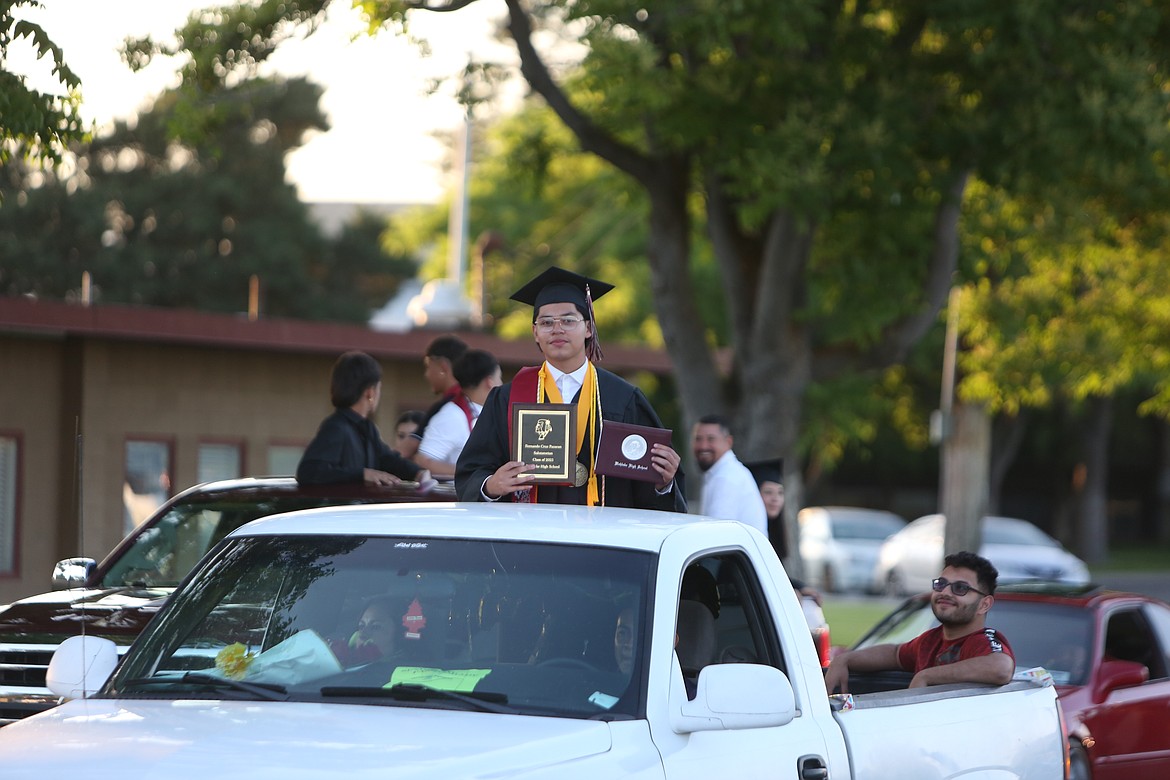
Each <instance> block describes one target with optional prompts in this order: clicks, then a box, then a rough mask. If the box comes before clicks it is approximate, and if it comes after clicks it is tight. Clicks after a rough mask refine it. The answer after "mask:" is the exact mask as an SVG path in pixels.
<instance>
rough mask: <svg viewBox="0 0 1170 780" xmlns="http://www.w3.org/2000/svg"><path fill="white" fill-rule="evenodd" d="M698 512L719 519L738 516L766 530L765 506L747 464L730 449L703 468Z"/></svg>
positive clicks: (742, 520) (766, 531)
mask: <svg viewBox="0 0 1170 780" xmlns="http://www.w3.org/2000/svg"><path fill="white" fill-rule="evenodd" d="M699 498H700V500H699V514H701V515H706V516H708V517H714V518H717V519H719V520H738V521H739V522H741V523H743V524H745V525H750V526H752V527H753V528H758V529H760V530H761V531H763V532H764V534H765V535H766V534H767V533H768V510H767V509H765V508H764V499H763V498H761V497H760V489H759V487H757V486H756V480H755V478H754V477H753V476H752V473H751V472H750V471H748V467H747V466H745V465H743V464H742V463H740V462H739V458H737V457H735V453H734V452H732V451H731V450H728V451H727V452H725V453H723V455H722V456H721V457H720V458H719V460H717V461H715V464H714V465H713V466H711V468H709V469H707V470H706V471H705V472H703V493H702V495H701V496H700V497H699Z"/></svg>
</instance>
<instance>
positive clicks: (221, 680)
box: [122, 672, 288, 701]
mask: <svg viewBox="0 0 1170 780" xmlns="http://www.w3.org/2000/svg"><path fill="white" fill-rule="evenodd" d="M182 683H191V684H194V685H198V686H200V687H204V688H226V689H228V690H232V691H243V692H244V693H250V694H252V695H253V696H255V697H257V698H259V699H264V700H265V701H288V690H287V689H286V688H285V687H284V686H283V685H274V684H272V683H250V682H244V681H243V680H231V679H228V678H227V677H216V676H215V675H213V674H203V673H202V672H187V673H186V674H184V675H183V676H181V677H140V678H137V679H134V680H128V681H127V682H126V684H125V685H124V686H123V687H122V690H123V691H124V690H125V689H126V688H132V687H136V686H143V685H178V684H182Z"/></svg>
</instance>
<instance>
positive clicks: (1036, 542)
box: [983, 517, 1060, 547]
mask: <svg viewBox="0 0 1170 780" xmlns="http://www.w3.org/2000/svg"><path fill="white" fill-rule="evenodd" d="M983 543H984V544H1022V545H1031V546H1035V547H1059V546H1060V543H1059V542H1057V541H1056V540H1055V539H1053V538H1052V537H1051V536H1049V535H1048V534H1046V533H1044V532H1043V531H1041V530H1040V529H1039V528H1037V527H1036V526H1034V525H1032V524H1031V523H1028V522H1024V521H1019V522H1014V523H1013V522H1003V521H1002V520H998V519H996V518H993V517H992V518H987V519H985V520H984V522H983Z"/></svg>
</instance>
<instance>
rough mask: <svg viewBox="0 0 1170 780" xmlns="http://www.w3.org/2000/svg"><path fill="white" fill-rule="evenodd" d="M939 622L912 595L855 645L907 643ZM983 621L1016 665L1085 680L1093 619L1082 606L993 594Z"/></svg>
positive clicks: (1067, 680) (1066, 681) (1069, 680)
mask: <svg viewBox="0 0 1170 780" xmlns="http://www.w3.org/2000/svg"><path fill="white" fill-rule="evenodd" d="M936 625H938V621H937V620H936V619H935V617H934V614H933V613H932V612H931V610H930V602H929V601H927V600H925V599H921V600H920V599H910V600H908V601H907V602H905V603H904V604H903V605H902V606H901V607H900V608H899V609H897V610H895V611H894V612H892V613H891V614H890V615H888V616H887V617H886V618H885V619H884V620H883V621H882V622H881V623H879V624H878V625H877V626H876V627H875V628H874V629H873V630H871V632H870V633H868V634H866V636H865V637H863V638H862V640H861V641H860V642H858V644H857V646H858V647H868V646H869V645H874V644H883V643H887V642H890V643H895V644H900V643H902V642H908V641H910V640H911V639H913V638H914V637H916V636H918V635H919V634H921V633H922V632H923V631H925V630H926V629H928V628H932V627H933V626H936ZM987 625H988V627H990V628H994V629H995V630H996V631H999V632H1000V633H1002V634H1003V636H1004V638H1006V639H1007V641H1008V644H1009V645H1010V646H1011V648H1012V652H1013V654H1014V655H1015V658H1016V668H1017V669H1031V668H1033V667H1036V666H1042V667H1044V668H1045V669H1047V670H1048V671H1049V672H1050V673H1051V674H1052V678H1053V680H1054V681H1055V682H1056V683H1057V684H1060V685H1083V684H1084V683H1085V682H1086V680H1087V678H1088V673H1089V664H1090V663H1091V661H1092V657H1093V647H1092V641H1093V638H1092V637H1093V634H1092V629H1093V621H1092V616H1091V614H1090V613H1089V612H1088V611H1087V610H1085V609H1082V608H1080V607H1073V606H1066V605H1061V604H1049V603H1039V602H1025V601H1012V600H1008V599H997V600H996V602H995V606H993V607H992V608H991V611H990V612H988V613H987Z"/></svg>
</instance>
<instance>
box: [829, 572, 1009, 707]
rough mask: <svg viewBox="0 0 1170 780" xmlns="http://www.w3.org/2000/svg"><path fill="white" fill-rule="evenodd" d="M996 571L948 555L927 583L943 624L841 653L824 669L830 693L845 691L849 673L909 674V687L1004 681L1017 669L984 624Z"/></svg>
mask: <svg viewBox="0 0 1170 780" xmlns="http://www.w3.org/2000/svg"><path fill="white" fill-rule="evenodd" d="M998 578H999V572H998V571H996V569H995V567H994V566H992V565H991V562H990V561H988V560H987V559H986V558H983V557H981V556H979V555H976V554H975V553H972V552H958V553H954V554H952V555H948V556H947V557H946V560H945V561H944V568H943V570H942V573H941V574H940V575H939V576H938V577H937V578H935V580H934V581H933V582H932V583H931V586H932V589H933V592H932V593H931V594H930V609H931V611H932V612H934V616H935V618H937V619H938V622H939V623H940V624H941V625H938V626H935V627H934V628H931V629H928V630H926V631H924V632H922V633H921V634H919V635H918V636H917V637H915V638H914V639H911V640H910V641H909V642H906V643H904V644H900V645H895V644H886V645H872V646H870V647H863V648H861V649H860V650H853V651H848V652H844V653H841V654H839V655H838V656H837V657H836V658H834V659H833V661H832V663H831V664H829V668H828V669H827V670H825V687H826V688H827V689H828V691H829V693H835V692H837V690H838V689H839V690H840V692H841V693H848V692H849V673H850V672H880V671H888V670H899V669H900V670H903V671H907V672H913V673H914V678H913V679H912V680H911V681H910V687H911V688H918V687H921V686H925V685H942V684H943V683H955V682H975V683H990V684H992V685H1004V684H1006V683H1008V682H1010V681H1011V679H1012V674H1013V673H1014V672H1015V669H1016V661H1015V657H1014V656H1013V655H1012V648H1011V646H1010V645H1009V644H1008V642H1007V639H1005V638H1004V636H1003V635H1002V634H1000V633H999V632H998V631H996V630H995V629H994V628H988V627H987V626H986V625H985V619H986V617H987V611H988V610H989V609H991V605H992V604H994V603H995V596H994V594H995V585H996V580H997V579H998Z"/></svg>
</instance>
